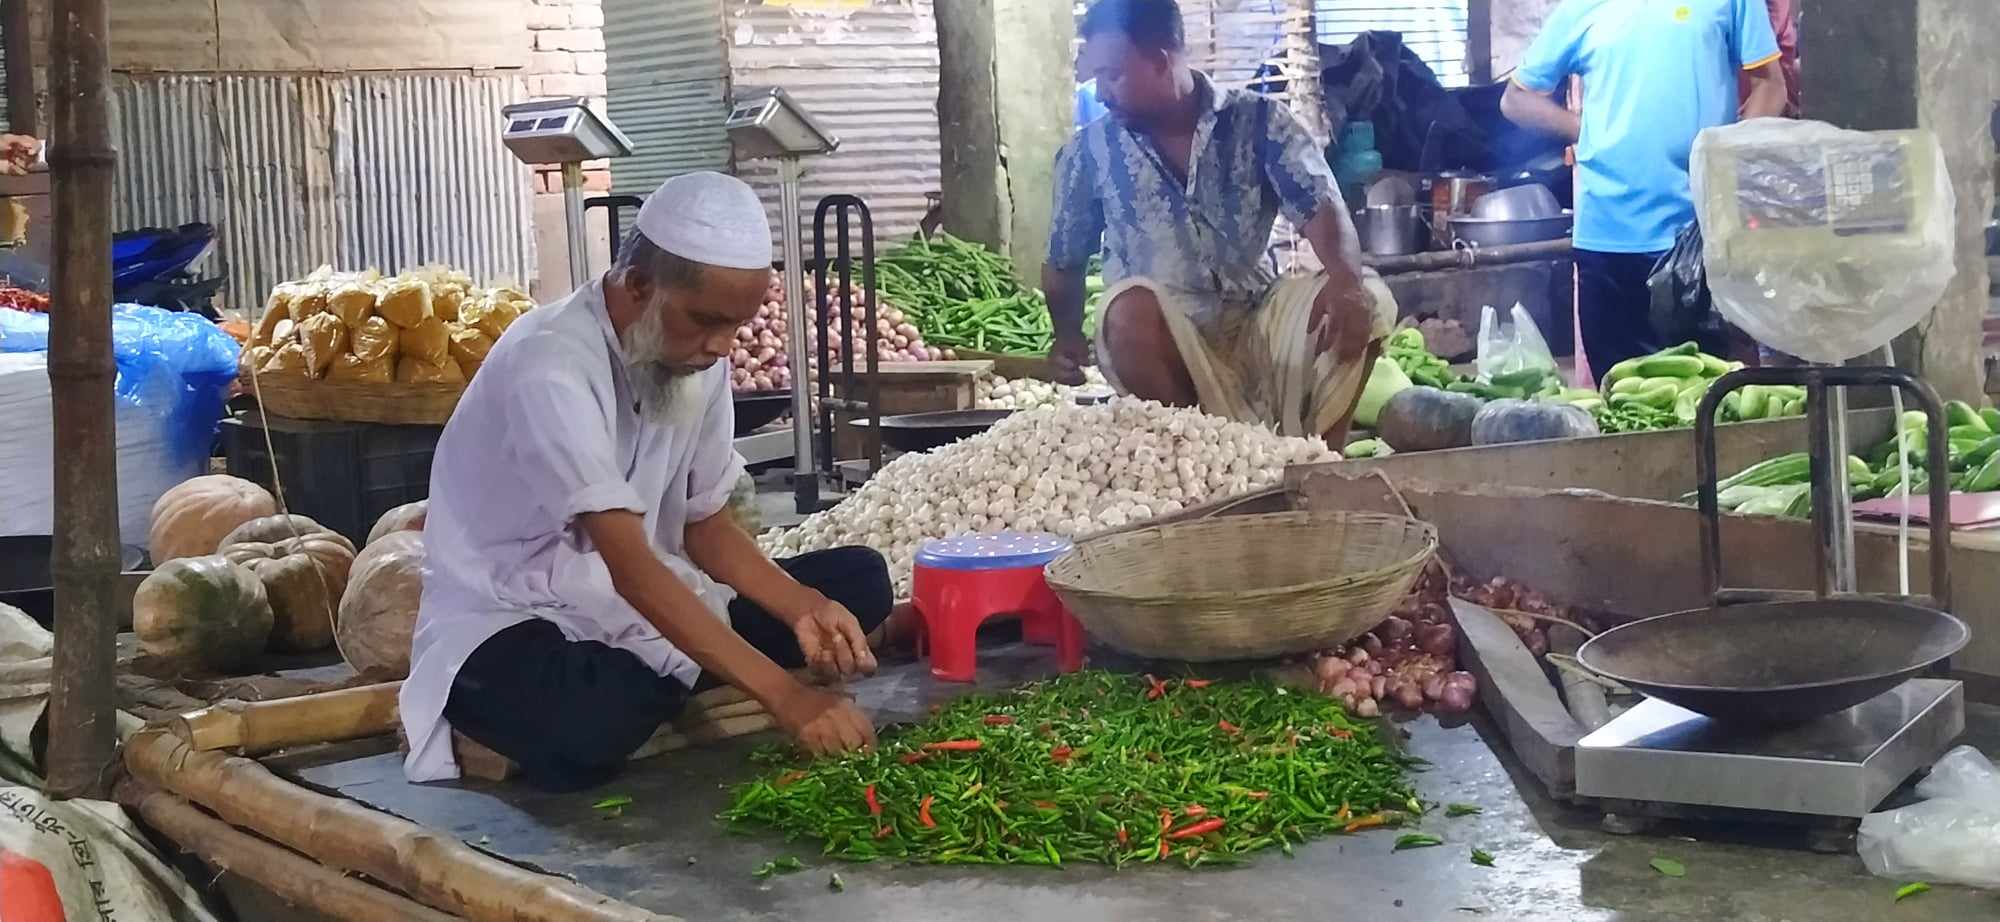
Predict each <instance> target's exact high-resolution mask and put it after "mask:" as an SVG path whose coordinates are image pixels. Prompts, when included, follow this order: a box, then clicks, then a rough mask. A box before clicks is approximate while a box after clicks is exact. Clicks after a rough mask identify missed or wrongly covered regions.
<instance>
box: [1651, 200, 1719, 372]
mask: <svg viewBox="0 0 2000 922" xmlns="http://www.w3.org/2000/svg"><path fill="white" fill-rule="evenodd" d="M1646 290H1647V293H1648V294H1650V295H1651V296H1652V299H1651V303H1650V304H1649V306H1648V307H1649V309H1648V311H1647V321H1648V324H1649V325H1650V326H1651V327H1652V330H1653V338H1654V339H1656V340H1658V341H1659V342H1665V343H1678V342H1686V341H1688V340H1690V339H1696V338H1698V336H1699V334H1700V333H1701V332H1702V331H1703V328H1704V327H1713V326H1715V325H1716V324H1715V304H1714V302H1713V301H1712V300H1711V299H1710V298H1709V293H1708V269H1707V268H1706V267H1705V266H1704V265H1703V264H1702V259H1701V225H1700V224H1698V223H1694V222H1689V223H1688V225H1687V226H1686V227H1683V228H1681V232H1680V233H1679V234H1676V235H1675V236H1674V248H1673V249H1671V250H1668V251H1667V252H1666V254H1665V255H1663V256H1661V257H1660V261H1659V262H1657V263H1654V264H1653V273H1652V274H1651V275H1648V276H1647V277H1646Z"/></svg>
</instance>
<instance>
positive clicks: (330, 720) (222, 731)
mask: <svg viewBox="0 0 2000 922" xmlns="http://www.w3.org/2000/svg"><path fill="white" fill-rule="evenodd" d="M402 687H403V683H401V682H384V683H382V684H380V685H358V686H355V687H354V688H343V689H339V690H338V691H330V692H319V693H316V694H311V695H299V696H297V697H294V698H279V699H277V700H275V701H233V700H232V701H223V702H220V703H217V704H215V705H212V706H210V707H205V708H202V709H201V710H198V711H189V712H188V713H186V714H182V715H181V716H179V717H176V718H174V721H173V723H172V724H170V725H169V726H170V727H171V729H172V730H173V732H174V735H175V736H177V737H180V738H181V740H182V741H184V742H186V743H187V744H188V745H190V746H193V747H194V748H196V749H200V750H204V751H206V750H211V749H234V750H239V751H241V752H243V753H244V754H246V755H256V754H258V753H263V752H273V751H275V750H279V749H284V748H285V747H287V746H303V745H306V744H308V743H334V742H340V741H342V740H354V739H363V738H366V737H370V736H381V735H383V734H385V733H394V732H395V731H396V727H397V726H398V723H399V718H398V710H397V707H396V695H397V693H398V692H399V691H401V690H402Z"/></svg>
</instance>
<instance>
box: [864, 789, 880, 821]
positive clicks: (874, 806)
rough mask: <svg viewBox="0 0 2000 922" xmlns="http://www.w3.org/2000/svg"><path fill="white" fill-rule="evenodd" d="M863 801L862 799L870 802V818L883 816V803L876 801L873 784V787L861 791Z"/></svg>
mask: <svg viewBox="0 0 2000 922" xmlns="http://www.w3.org/2000/svg"><path fill="white" fill-rule="evenodd" d="M861 799H862V800H865V801H867V802H868V815H869V816H881V815H882V802H881V801H879V800H876V799H875V786H874V785H872V784H871V785H869V786H867V787H865V788H862V789H861Z"/></svg>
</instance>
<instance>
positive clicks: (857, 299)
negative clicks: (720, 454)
mask: <svg viewBox="0 0 2000 922" xmlns="http://www.w3.org/2000/svg"><path fill="white" fill-rule="evenodd" d="M805 285H806V291H805V294H806V298H807V300H808V301H812V302H815V303H816V295H815V292H816V290H817V289H816V287H815V283H814V281H813V277H812V276H810V275H808V276H806V279H805ZM848 297H849V298H850V299H851V303H852V304H853V305H854V306H853V307H852V308H850V309H849V310H850V311H851V317H852V322H851V324H848V325H846V326H847V327H848V328H849V329H850V330H851V329H853V328H854V327H859V326H861V325H863V324H865V323H867V316H866V310H865V309H864V308H863V307H862V298H863V293H862V289H861V287H860V286H859V285H849V286H848ZM829 309H835V310H837V309H838V301H834V302H832V303H831V305H830V308H829ZM876 315H877V316H876V318H875V334H874V336H873V337H871V339H870V343H871V346H872V348H873V350H874V353H875V357H876V359H877V360H878V361H883V362H927V361H936V360H940V359H946V358H952V357H953V355H952V354H951V350H949V349H938V348H934V347H932V346H929V345H926V344H925V343H924V340H923V337H922V336H919V335H918V334H917V328H916V327H914V326H912V325H910V323H909V318H908V317H906V316H904V314H903V312H902V311H901V310H900V309H898V308H897V307H895V306H894V305H891V304H888V303H886V302H878V303H877V305H876ZM791 323H792V315H791V311H790V309H789V308H788V307H787V306H786V304H785V283H784V277H783V276H781V275H779V274H778V273H776V272H773V273H771V283H770V285H769V286H767V287H766V288H765V289H764V303H763V305H762V306H760V307H758V308H757V316H756V317H754V318H752V319H751V321H750V322H749V323H746V324H744V325H743V326H742V327H741V328H739V329H738V330H737V331H736V349H735V350H734V351H733V352H731V353H730V356H729V363H730V368H731V371H730V383H731V386H732V387H733V388H734V389H735V390H737V391H770V390H784V389H785V388H788V387H790V386H791V385H792V371H793V368H794V365H793V362H792V357H791V355H790V354H789V352H788V351H787V350H788V344H789V343H790V340H789V339H787V334H788V332H789V331H790V329H791ZM842 327H843V324H842V323H841V322H840V321H839V319H838V318H836V319H835V320H834V321H833V322H832V323H831V324H829V329H828V330H827V348H828V349H829V351H830V352H831V353H832V355H833V356H834V358H835V359H836V360H838V359H839V358H840V357H842V356H844V355H845V354H846V353H847V352H848V351H849V350H848V344H847V343H846V342H845V341H844V334H843V333H842V332H841V330H842ZM818 339H819V331H818V329H817V328H815V327H808V328H807V330H806V341H807V342H808V343H812V344H813V345H814V346H815V354H814V355H811V356H807V360H806V367H807V368H808V369H811V368H813V367H815V366H816V365H817V364H818V355H817V345H818ZM865 358H866V353H862V354H858V355H856V356H855V359H856V362H857V364H858V363H859V362H860V361H861V360H863V359H865Z"/></svg>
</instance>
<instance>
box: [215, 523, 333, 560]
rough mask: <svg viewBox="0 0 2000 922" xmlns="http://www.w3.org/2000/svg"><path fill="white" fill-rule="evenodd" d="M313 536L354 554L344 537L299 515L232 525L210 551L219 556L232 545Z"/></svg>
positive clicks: (273, 541) (265, 542) (275, 541)
mask: <svg viewBox="0 0 2000 922" xmlns="http://www.w3.org/2000/svg"><path fill="white" fill-rule="evenodd" d="M313 535H325V536H327V537H329V538H332V539H334V540H335V541H339V542H340V543H341V544H345V545H347V553H349V554H353V553H354V542H352V541H349V540H347V537H346V536H345V535H342V534H339V533H338V532H335V531H334V530H333V529H331V528H328V527H326V526H324V525H321V524H320V523H318V522H316V521H314V520H313V519H312V518H311V517H310V516H303V515H299V514H297V513H292V514H290V515H267V516H264V517H263V518H258V519H251V520H250V521H248V522H244V523H243V524H241V525H238V526H236V528H235V529H234V530H232V531H230V532H229V534H227V535H224V536H223V537H222V540H221V541H219V542H217V543H216V545H215V548H214V551H215V552H216V553H220V552H222V551H224V550H227V549H228V548H229V546H230V545H232V544H251V543H257V544H276V543H278V542H280V541H287V540H290V539H292V538H306V537H311V536H313Z"/></svg>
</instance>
